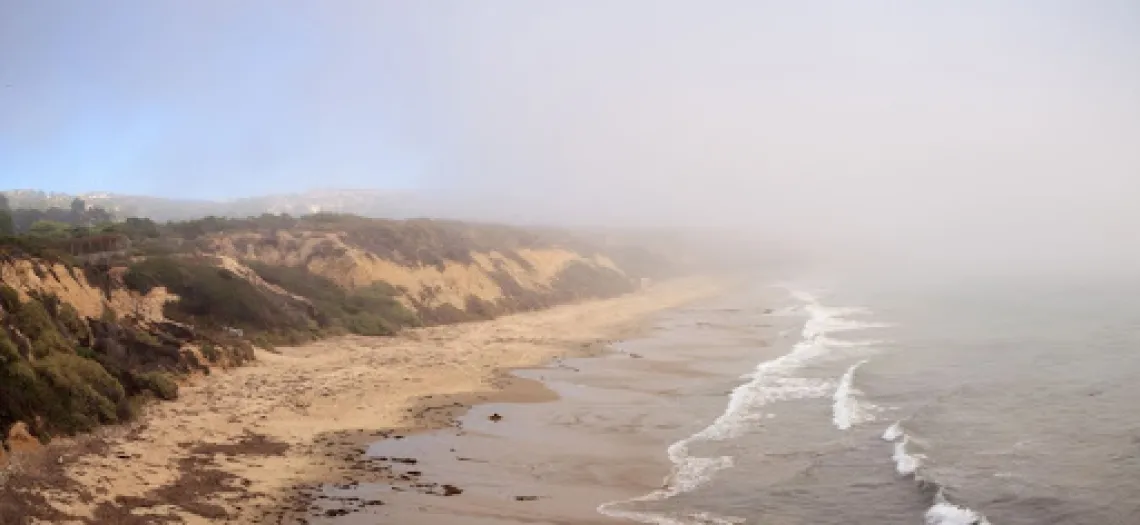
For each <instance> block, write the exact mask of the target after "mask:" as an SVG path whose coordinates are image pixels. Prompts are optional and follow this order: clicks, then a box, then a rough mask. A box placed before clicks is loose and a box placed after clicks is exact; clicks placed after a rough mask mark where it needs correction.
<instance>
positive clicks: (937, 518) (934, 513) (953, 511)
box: [883, 421, 992, 525]
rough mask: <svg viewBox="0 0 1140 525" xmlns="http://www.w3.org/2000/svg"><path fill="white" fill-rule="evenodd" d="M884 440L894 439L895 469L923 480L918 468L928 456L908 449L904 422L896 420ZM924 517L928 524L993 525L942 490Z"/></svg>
mask: <svg viewBox="0 0 1140 525" xmlns="http://www.w3.org/2000/svg"><path fill="white" fill-rule="evenodd" d="M883 440H885V441H894V442H895V447H894V453H893V454H892V455H891V459H893V460H894V462H895V471H896V472H898V473H899V475H900V476H914V477H915V478H916V479H918V480H920V481H921V480H922V478H921V477H920V474H919V473H918V469H919V468H921V467H922V462H923V460H925V459H926V456H924V455H922V454H917V453H912V452H909V451H908V450H907V447H908V445H910V443H911V441H912V438H911V437H910V436H909V435H907V433H906V431H904V430H903V428H902V424H901V422H899V421H896V422H895V423H894V424H893V425H891V426H889V427H887V430H886V431H884V432H883ZM923 519H924V520H925V523H926V525H992V524H991V523H990V521H989V520H988V519H986V517H985V516H984V515H982V514H981V513H979V512H977V511H975V510H973V509H968V508H966V507H961V506H958V505H955V504H953V503H951V502H950V501H949V500H947V499H946V495H945V494H943V492H942V490H941V489H939V490H938V494H937V495H936V496H935V497H934V504H933V505H931V507H930V508H929V509H927V510H926V514H924V516H923Z"/></svg>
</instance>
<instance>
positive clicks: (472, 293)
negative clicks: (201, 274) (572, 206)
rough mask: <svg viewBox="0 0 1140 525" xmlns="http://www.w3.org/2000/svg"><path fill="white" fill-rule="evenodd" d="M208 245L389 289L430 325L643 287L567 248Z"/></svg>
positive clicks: (326, 241)
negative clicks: (592, 282) (587, 284)
mask: <svg viewBox="0 0 1140 525" xmlns="http://www.w3.org/2000/svg"><path fill="white" fill-rule="evenodd" d="M202 245H203V246H204V247H205V249H206V251H210V252H215V253H219V254H224V255H225V256H227V257H230V258H233V259H235V260H250V261H258V262H261V263H264V264H270V265H281V266H296V267H303V268H305V269H307V270H309V271H311V272H313V273H315V274H317V275H321V276H323V277H326V278H328V279H330V280H332V281H334V282H336V283H337V284H339V285H341V286H343V287H346V288H358V287H362V286H367V285H371V284H374V283H377V282H384V283H387V284H389V285H392V286H394V287H396V288H397V289H398V290H400V293H401V296H400V299H401V301H402V302H404V303H405V304H406V305H408V306H409V307H412V308H414V309H415V310H416V311H418V312H419V313H420V314H421V315H423V316H424V318H425V320H427V321H429V322H430V321H437V322H448V321H457V320H463V319H464V317H469V318H484V317H488V316H489V315H496V314H501V313H507V312H513V311H519V310H527V309H533V308H541V307H545V306H550V305H552V304H556V303H559V302H566V301H569V300H575V299H580V298H592V297H602V296H611V295H616V294H620V293H624V292H628V291H630V290H633V289H634V288H636V286H637V283H639V282H640V281H639V280H638V279H636V278H634V277H632V276H628V275H626V274H625V272H623V271H622V269H621V268H619V267H618V266H617V265H616V264H615V263H614V262H613V261H612V260H610V259H609V258H608V257H606V256H605V255H603V254H600V253H590V254H582V253H577V252H575V251H571V250H569V249H566V248H562V247H559V246H541V247H528V248H515V247H509V246H508V247H504V248H503V249H500V250H487V251H476V250H464V249H463V247H462V246H457V247H454V248H453V249H452V251H451V252H449V254H448V255H449V256H450V257H451V258H444V257H430V258H429V257H424V256H423V254H417V253H415V252H413V253H411V254H404V253H399V252H395V253H393V252H389V253H387V254H378V253H376V252H375V251H372V250H369V249H367V248H365V247H363V246H361V245H359V244H357V243H354V242H353V239H352V238H351V237H350V235H349V234H346V233H343V232H321V231H300V232H289V231H276V232H237V233H222V234H216V235H212V236H210V237H209V238H208V239H207V240H206V241H205V242H204V243H202ZM574 273H578V274H582V276H584V277H586V278H588V276H589V275H594V276H595V277H596V282H597V283H598V284H601V285H602V286H601V287H597V288H594V289H586V288H577V287H575V283H577V284H581V283H580V282H578V281H581V280H582V278H581V277H579V279H578V281H574V282H565V279H566V277H567V275H569V274H574ZM448 313H449V314H448ZM463 314H466V316H465V315H463ZM440 316H443V318H440V319H436V318H437V317H440Z"/></svg>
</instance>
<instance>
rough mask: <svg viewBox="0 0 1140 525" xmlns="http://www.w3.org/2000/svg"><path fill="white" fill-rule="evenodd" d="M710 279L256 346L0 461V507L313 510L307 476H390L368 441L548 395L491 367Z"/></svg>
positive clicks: (679, 300)
mask: <svg viewBox="0 0 1140 525" xmlns="http://www.w3.org/2000/svg"><path fill="white" fill-rule="evenodd" d="M720 290H721V287H720V285H719V284H717V283H714V282H711V281H708V280H698V279H692V280H684V281H676V282H670V283H661V284H659V285H656V286H654V287H652V288H650V289H648V290H645V291H642V292H639V293H636V294H631V295H628V296H625V297H621V298H616V299H611V300H606V301H596V302H589V303H582V304H577V305H568V306H563V307H558V308H553V309H550V310H546V311H542V312H534V313H527V314H520V315H514V316H508V317H503V318H500V319H497V320H494V321H488V322H481V323H470V324H464V325H453V326H444V327H435V328H429V329H422V330H413V331H409V332H407V333H405V334H403V335H401V336H398V337H393V338H365V337H347V338H338V339H332V340H326V341H322V342H319V343H316V344H312V345H308V346H304V347H298V348H289V349H282V350H281V351H280V353H266V352H262V353H259V356H258V357H259V360H258V362H257V363H256V364H254V365H251V366H248V367H243V368H238V369H234V370H231V371H228V372H219V373H215V374H213V375H211V376H209V377H204V378H200V379H199V380H198V381H196V382H195V384H192V385H189V386H186V387H184V388H183V391H182V395H181V398H180V399H179V400H178V401H175V402H169V403H160V404H156V405H154V406H153V407H151V409H150V410H149V411H148V414H147V416H146V417H145V418H144V419H143V421H142V422H140V423H139V424H136V425H133V426H131V427H118V428H110V429H105V430H103V431H100V432H99V433H97V434H96V435H93V436H88V437H85V438H81V439H78V440H74V441H71V442H60V443H57V444H55V445H53V446H51V447H49V448H48V450H46V451H45V452H44V453H42V454H40V455H39V456H38V457H25V458H18V459H17V460H15V461H13V464H12V466H11V467H10V470H9V471H8V472H7V473H6V478H7V481H6V482H4V483H3V484H2V485H0V491H2V494H0V495H2V496H3V497H4V498H5V500H6V501H8V502H13V504H12V506H11V507H9V508H21V509H23V510H24V513H25V515H22V516H19V517H16V518H13V516H12V515H11V513H7V515H5V516H3V517H0V523H4V524H5V525H6V524H7V523H81V524H91V523H140V524H141V523H190V524H198V523H200V524H206V523H242V524H250V523H300V522H313V520H314V517H313V516H317V518H315V519H324V518H323V517H321V516H324V515H325V513H326V512H327V510H328V509H325V508H323V507H321V506H320V505H319V503H320V500H321V499H322V498H319V497H316V496H319V494H316V492H319V491H321V490H322V489H323V486H324V485H323V484H325V483H339V484H342V486H344V485H345V484H351V483H368V482H369V481H380V482H383V481H385V480H388V479H390V478H392V477H393V472H394V469H393V468H392V466H391V465H390V464H385V462H380V461H375V460H366V459H362V457H361V452H363V451H364V450H365V449H366V448H367V447H368V444H369V443H370V442H372V441H375V440H377V439H379V438H382V437H390V438H392V441H398V439H395V436H405V435H408V434H411V433H414V432H416V431H423V430H426V429H433V428H441V427H448V426H452V425H456V424H457V422H456V417H457V416H459V415H461V414H463V413H464V412H465V411H466V410H467V409H468V408H469V407H471V406H472V405H474V404H477V403H485V402H492V401H496V402H502V401H541V400H549V399H553V398H554V395H555V394H553V393H552V392H551V391H549V390H548V389H546V388H543V387H542V386H541V384H539V383H537V382H535V381H527V380H520V379H516V378H513V377H512V376H511V375H509V374H508V373H507V370H510V369H516V368H522V367H533V366H536V365H540V364H542V363H546V362H548V361H550V360H551V359H559V358H567V357H576V356H586V355H598V354H600V353H602V352H603V351H604V350H605V348H606V345H607V343H609V342H610V341H612V340H615V339H620V338H623V337H628V336H629V335H631V334H633V333H636V331H637V330H638V329H639V328H640V327H641V323H642V322H643V321H644V320H645V319H646V318H647V317H648V316H650V315H652V314H654V313H656V312H659V311H662V310H665V309H669V308H674V307H678V306H681V305H684V304H687V303H690V302H692V301H696V300H698V299H702V298H706V297H709V296H710V295H714V294H716V293H718V292H719V291H720ZM534 406H539V405H534ZM522 453H523V452H520V456H521V455H522ZM388 463H390V462H388ZM401 465H403V464H401ZM395 477H397V478H398V477H399V473H396V474H395ZM439 490H443V489H439ZM522 495H524V496H525V494H522ZM377 501H379V500H377ZM18 504H22V506H21V505H18ZM375 506H380V504H379V503H376V504H375Z"/></svg>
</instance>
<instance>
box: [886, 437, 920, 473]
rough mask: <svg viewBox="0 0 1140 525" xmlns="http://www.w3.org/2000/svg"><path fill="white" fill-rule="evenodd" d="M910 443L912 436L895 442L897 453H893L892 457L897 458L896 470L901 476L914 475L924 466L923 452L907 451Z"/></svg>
mask: <svg viewBox="0 0 1140 525" xmlns="http://www.w3.org/2000/svg"><path fill="white" fill-rule="evenodd" d="M908 443H910V438H907V437H904V438H903V439H902V441H899V442H897V443H895V453H894V454H892V455H891V459H894V460H895V472H898V473H899V475H900V476H913V475H914V473H915V472H916V471H918V467H920V466H922V454H911V453H910V452H907V450H906V446H907V444H908Z"/></svg>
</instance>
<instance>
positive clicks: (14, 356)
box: [0, 328, 20, 366]
mask: <svg viewBox="0 0 1140 525" xmlns="http://www.w3.org/2000/svg"><path fill="white" fill-rule="evenodd" d="M19 360H20V349H19V348H17V347H16V343H13V342H12V339H11V338H10V337H8V332H7V331H6V330H4V329H3V328H0V366H5V365H7V364H11V363H15V362H17V361H19Z"/></svg>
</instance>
